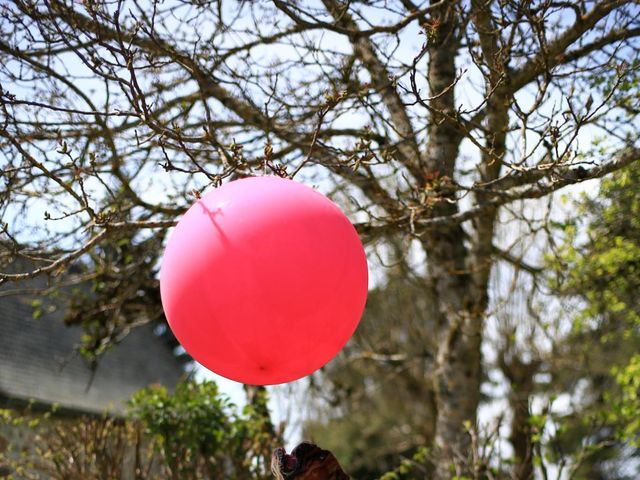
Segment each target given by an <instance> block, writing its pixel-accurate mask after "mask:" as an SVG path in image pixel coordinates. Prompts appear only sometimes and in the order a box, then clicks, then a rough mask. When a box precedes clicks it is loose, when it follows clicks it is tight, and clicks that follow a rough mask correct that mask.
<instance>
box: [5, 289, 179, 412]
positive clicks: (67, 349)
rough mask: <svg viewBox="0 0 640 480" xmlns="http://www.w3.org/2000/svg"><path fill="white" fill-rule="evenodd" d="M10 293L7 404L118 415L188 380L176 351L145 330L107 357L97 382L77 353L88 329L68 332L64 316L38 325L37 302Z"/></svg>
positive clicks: (48, 316)
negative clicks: (155, 391)
mask: <svg viewBox="0 0 640 480" xmlns="http://www.w3.org/2000/svg"><path fill="white" fill-rule="evenodd" d="M30 283H31V282H30ZM36 283H40V282H39V281H38V280H36ZM24 286H25V284H24V283H23V284H22V285H21V287H24ZM10 288H11V286H9V287H8V288H7V287H2V288H0V398H2V399H4V400H5V401H6V400H7V399H15V400H19V401H20V400H24V401H31V400H33V401H36V402H38V403H41V404H58V405H60V407H62V408H64V409H67V410H74V411H80V412H90V413H102V412H104V411H105V410H110V411H112V412H114V413H116V414H118V413H122V412H123V411H124V408H125V404H126V401H127V400H128V399H129V398H130V396H131V395H132V394H133V393H134V392H135V391H137V390H139V389H141V388H143V387H145V386H148V385H150V384H154V383H161V384H163V385H166V386H168V387H170V388H171V387H173V386H174V385H175V383H176V382H177V381H178V379H179V378H180V377H181V376H182V375H183V374H184V369H183V367H182V366H181V363H180V362H179V361H178V359H176V357H175V356H174V355H173V353H172V351H171V348H170V347H169V346H168V345H167V344H166V342H164V341H163V340H162V339H161V338H159V337H158V336H157V335H155V334H154V332H153V327H152V326H151V325H144V326H142V327H138V328H135V329H133V330H132V332H131V333H130V334H129V335H128V336H127V337H125V339H124V340H123V341H122V342H121V343H120V344H118V345H116V346H115V347H114V348H113V349H111V350H110V351H108V352H107V353H106V354H105V355H104V356H103V357H102V359H101V361H100V362H99V365H98V368H97V371H96V372H95V376H94V378H93V381H91V370H90V369H89V368H88V366H87V365H86V363H85V361H84V360H83V359H82V358H81V357H80V356H79V355H78V354H77V353H76V352H75V347H76V345H78V343H79V341H80V337H81V335H82V329H81V328H80V327H68V326H65V325H64V323H63V321H62V317H63V312H62V311H60V310H58V311H56V312H53V313H45V314H43V315H42V316H41V317H40V318H38V319H34V318H33V307H32V305H31V302H32V300H33V297H32V296H29V295H16V296H14V295H12V296H6V295H3V294H6V290H8V289H10ZM14 288H15V287H14Z"/></svg>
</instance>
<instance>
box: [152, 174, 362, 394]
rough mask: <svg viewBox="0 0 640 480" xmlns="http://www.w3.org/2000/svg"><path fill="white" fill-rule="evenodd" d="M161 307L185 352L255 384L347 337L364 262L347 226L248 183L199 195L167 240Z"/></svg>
mask: <svg viewBox="0 0 640 480" xmlns="http://www.w3.org/2000/svg"><path fill="white" fill-rule="evenodd" d="M160 292H161V296H162V305H163V307H164V311H165V314H166V316H167V319H168V322H169V326H170V327H171V330H172V331H173V333H174V334H175V336H176V338H177V339H178V341H179V342H180V343H181V344H182V346H183V347H184V348H185V350H186V351H187V352H188V353H189V354H190V355H191V356H192V357H193V358H194V359H195V360H197V361H198V362H200V363H201V364H202V365H204V366H205V367H207V368H208V369H210V370H212V371H214V372H216V373H218V374H219V375H222V376H224V377H227V378H230V379H232V380H236V381H238V382H242V383H247V384H252V385H271V384H277V383H284V382H290V381H292V380H296V379H298V378H301V377H304V376H305V375H308V374H310V373H312V372H313V371H315V370H317V369H318V368H320V367H321V366H323V365H324V364H326V363H327V362H328V361H329V360H331V359H332V358H333V357H334V356H335V355H336V354H337V353H338V352H339V351H340V350H341V349H342V347H343V346H344V345H345V344H346V343H347V341H348V340H349V338H350V337H351V335H353V332H354V331H355V329H356V327H357V325H358V322H359V321H360V317H361V316H362V312H363V310H364V305H365V301H366V297H367V260H366V257H365V253H364V248H363V247H362V243H361V242H360V239H359V237H358V234H357V233H356V230H355V228H353V225H351V223H350V222H349V220H348V219H347V217H346V216H345V215H344V214H343V213H342V211H341V210H340V209H339V208H338V207H337V206H336V205H335V204H334V203H333V202H331V201H330V200H329V199H327V198H326V197H325V196H324V195H322V194H321V193H319V192H316V191H315V190H313V189H311V188H309V187H306V186H304V185H302V184H300V183H297V182H294V181H292V180H287V179H282V178H278V177H255V178H245V179H242V180H237V181H234V182H230V183H227V184H225V185H223V186H222V187H219V188H217V189H215V190H213V191H211V192H209V193H208V194H206V195H204V196H203V197H202V198H201V199H199V200H198V201H197V202H196V203H195V204H194V205H193V206H192V207H191V208H190V209H189V210H188V211H187V213H185V215H184V216H183V217H182V219H181V220H180V222H178V225H177V226H176V228H175V230H174V231H173V233H172V234H171V236H170V238H169V241H168V244H167V247H166V250H165V252H164V258H163V260H162V268H161V271H160Z"/></svg>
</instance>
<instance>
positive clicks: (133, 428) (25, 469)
mask: <svg viewBox="0 0 640 480" xmlns="http://www.w3.org/2000/svg"><path fill="white" fill-rule="evenodd" d="M261 404H266V397H265V396H264V394H262V396H261V397H260V398H259V399H258V400H257V403H254V404H252V405H249V406H247V407H246V408H245V409H244V410H243V412H242V413H241V414H240V413H238V412H237V409H236V407H235V406H234V405H233V404H232V403H230V402H229V400H228V399H227V398H226V397H224V396H223V395H221V394H220V393H219V392H218V389H217V386H216V384H215V383H213V382H210V381H207V382H203V383H196V382H194V381H192V380H189V381H183V382H181V383H179V384H178V385H177V386H176V389H175V392H174V393H170V392H169V391H168V390H167V389H166V388H165V387H161V386H152V387H149V388H147V389H144V390H141V391H139V392H137V393H136V394H135V395H134V396H133V397H132V399H131V409H130V410H131V411H130V418H128V419H126V420H123V419H118V418H114V417H110V416H106V415H105V416H100V417H96V416H80V417H78V416H71V417H68V416H67V417H65V416H64V415H62V416H61V415H52V413H51V412H48V413H45V414H39V413H37V412H25V413H24V414H16V413H12V412H11V411H9V410H4V411H2V412H0V413H1V417H0V419H1V420H2V422H3V425H4V426H5V427H8V428H12V429H20V428H22V429H28V430H29V432H30V433H29V444H30V448H26V449H23V450H17V451H16V450H15V448H9V450H8V451H7V452H4V453H3V452H0V465H5V464H6V466H8V467H10V468H11V469H12V470H13V472H14V474H15V475H17V477H16V478H26V479H33V480H35V479H40V478H48V479H49V478H50V479H52V480H122V479H126V478H135V479H137V480H152V479H157V480H172V479H176V480H177V479H180V480H182V479H185V480H200V479H201V480H206V479H222V478H224V479H229V480H262V479H266V478H271V475H270V473H269V468H268V464H269V461H270V454H271V451H272V449H273V448H274V445H273V442H274V438H273V437H271V436H269V435H268V432H267V431H266V430H265V428H264V427H265V423H266V422H268V418H265V417H264V415H263V414H262V413H260V412H261V411H262V410H261V408H260V405H261ZM256 405H257V407H256ZM43 476H44V477H43Z"/></svg>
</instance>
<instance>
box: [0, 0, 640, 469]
mask: <svg viewBox="0 0 640 480" xmlns="http://www.w3.org/2000/svg"><path fill="white" fill-rule="evenodd" d="M638 18H639V15H638V7H637V2H635V1H632V0H628V1H625V0H604V1H580V2H549V1H539V2H538V1H534V2H529V1H519V0H504V1H480V0H466V1H463V0H439V1H435V0H433V1H429V2H415V3H414V2H413V1H411V0H398V1H396V2H390V1H387V0H374V1H366V2H365V1H352V2H348V3H344V2H341V1H338V0H322V1H321V2H311V1H309V2H306V1H300V2H298V1H296V2H293V1H284V0H273V1H272V2H244V1H241V2H235V1H234V2H226V1H223V0H216V1H206V0H205V1H178V0H176V1H175V2H159V1H150V2H148V3H141V2H137V1H134V0H131V1H124V0H120V1H118V0H109V1H107V0H105V1H93V0H91V1H85V2H80V3H79V2H74V1H71V0H64V1H60V0H56V1H53V0H51V1H46V2H37V1H25V0H16V1H13V2H5V3H2V4H1V5H0V29H1V32H2V40H0V84H1V85H2V92H1V96H0V99H1V100H0V112H2V113H1V118H0V149H1V151H2V162H3V163H2V180H3V182H4V188H3V189H2V190H1V191H0V211H1V212H2V218H3V222H4V224H5V225H4V227H3V230H2V235H3V242H2V252H1V253H0V256H2V257H4V258H11V257H15V256H24V257H28V258H29V259H31V260H33V261H35V262H36V264H37V267H36V268H35V269H33V270H31V271H25V272H17V273H16V272H13V273H11V272H8V271H5V272H4V273H2V274H0V281H8V280H16V279H24V278H28V277H31V276H35V275H49V276H51V277H52V279H54V280H55V278H56V275H57V274H59V273H60V272H61V271H63V270H65V269H66V268H68V266H69V265H70V264H72V263H74V262H78V261H81V262H83V263H84V264H85V267H84V268H85V269H84V274H83V275H81V277H82V279H80V278H79V279H78V280H79V281H80V280H82V281H87V280H89V281H93V282H94V284H95V288H94V290H95V297H93V302H94V305H95V304H98V305H101V307H100V308H99V309H98V310H97V311H96V312H95V314H96V316H95V317H94V319H95V320H94V321H95V322H97V323H98V324H99V326H101V327H103V328H93V329H92V330H91V332H93V333H94V334H95V336H96V338H95V339H93V340H91V341H88V342H87V345H88V346H91V345H95V346H97V347H98V348H103V347H104V345H105V343H109V342H113V341H117V340H118V339H119V338H121V337H122V335H124V334H126V332H127V331H128V329H130V328H132V327H134V326H135V325H137V324H138V323H139V322H140V321H141V320H142V321H146V320H149V321H151V320H154V319H162V312H161V309H160V308H159V306H158V305H157V297H154V296H153V294H150V292H151V291H152V290H153V289H154V288H155V287H154V284H155V282H156V281H155V273H156V270H157V262H158V260H159V255H160V251H161V245H162V244H163V242H164V240H165V232H166V229H167V228H168V227H170V226H173V225H174V224H175V222H176V219H177V217H178V216H179V215H180V214H181V213H183V212H184V211H185V208H186V207H187V206H188V205H189V204H190V203H192V202H193V200H194V197H197V196H198V195H199V194H200V192H202V191H203V190H204V189H206V188H210V187H212V186H215V185H219V184H220V183H221V182H224V181H227V180H229V179H231V178H236V177H239V176H246V175H259V174H264V173H269V174H277V175H287V176H291V177H293V176H295V178H297V179H301V180H306V181H307V182H309V183H316V182H318V183H321V184H322V185H323V187H325V188H326V189H327V190H332V194H333V197H334V198H335V199H336V200H338V201H340V202H341V203H343V205H344V206H345V208H346V209H347V211H348V212H350V213H351V214H353V218H354V219H357V220H358V222H357V228H358V230H359V231H360V233H361V234H362V238H363V239H364V240H365V241H366V242H368V243H370V244H372V245H376V246H379V245H382V244H384V243H385V241H386V238H387V237H388V236H389V235H400V236H405V237H407V238H412V239H415V241H416V242H417V244H418V245H419V247H420V248H422V249H423V251H424V252H425V253H426V261H425V263H426V265H425V267H426V268H425V270H426V279H427V281H426V283H425V289H426V290H425V293H424V295H425V297H426V298H429V299H432V301H433V303H434V305H435V309H434V311H435V319H432V320H431V319H430V320H429V321H433V325H434V328H433V333H432V338H433V339H434V341H433V343H431V344H430V345H429V348H430V349H431V351H430V355H431V357H432V358H433V359H434V360H433V361H434V363H433V368H432V369H431V371H430V374H429V375H427V376H425V378H424V379H423V381H424V382H425V383H429V384H430V385H431V387H430V388H425V390H424V391H425V398H424V405H425V406H426V405H428V406H430V407H429V408H431V406H432V407H433V409H434V411H433V440H432V446H433V454H434V456H433V467H434V475H435V478H449V477H450V475H451V472H456V474H458V475H466V474H470V470H469V467H467V466H465V460H464V459H467V458H469V457H470V456H471V450H472V446H471V445H472V440H473V438H472V435H470V434H469V428H467V427H465V425H471V426H472V427H473V426H474V425H475V424H476V420H477V411H478V405H479V401H480V391H481V390H480V387H481V384H482V370H483V364H482V355H481V345H482V341H483V338H484V336H485V333H486V332H485V326H486V320H487V315H488V312H489V308H490V306H491V301H492V297H491V295H490V288H489V287H490V279H491V274H492V267H493V265H494V264H495V260H496V258H497V257H501V258H505V259H510V260H514V261H515V260H517V258H515V257H514V256H513V255H511V252H509V251H505V248H500V247H501V245H499V242H498V239H499V238H500V236H501V235H502V234H503V233H504V232H505V231H507V230H506V229H507V228H509V225H508V224H507V223H508V219H509V218H512V217H511V216H510V210H511V208H512V207H515V206H517V205H518V204H519V202H520V201H524V200H527V199H537V198H543V197H545V198H549V199H550V201H552V199H553V196H552V194H553V192H555V191H557V190H559V189H561V188H563V187H565V186H567V185H571V184H575V183H578V182H582V181H584V180H587V179H592V178H598V177H602V176H604V175H606V174H608V173H611V172H613V171H615V170H618V169H620V168H622V167H623V166H625V165H628V164H631V163H632V162H634V161H635V160H637V159H638V157H639V155H638V154H639V151H638V144H637V136H636V135H633V134H631V127H632V125H633V123H634V121H637V114H638V105H637V96H636V95H635V94H634V92H633V91H631V90H628V89H627V90H625V85H626V84H625V82H627V81H628V79H629V78H630V77H633V76H634V75H635V74H636V72H637V69H638V45H639V44H638V41H637V37H638V35H639V34H640V25H639V23H638ZM596 81H597V82H600V83H599V85H601V86H602V88H600V89H596V88H593V85H594V82H596ZM593 132H605V133H606V134H607V135H608V139H607V142H606V143H607V149H606V150H604V151H599V150H598V149H593V150H591V151H588V150H589V145H585V141H584V138H585V135H587V134H589V135H590V134H592V133H593ZM586 143H587V144H588V143H589V142H586ZM587 151H588V153H589V155H588V156H585V152H587ZM520 220H525V223H524V224H525V225H530V226H531V228H532V229H535V228H539V227H536V226H535V225H534V224H535V223H536V222H534V221H533V217H532V213H528V214H527V215H525V216H524V217H522V216H521V218H520ZM527 222H528V223H527ZM507 250H508V249H507ZM282 254H283V255H286V252H282ZM516 263H517V262H516ZM138 267H140V268H142V269H143V270H144V271H146V272H147V273H146V274H145V275H132V272H133V271H138ZM153 298H155V299H156V300H155V301H151V300H152V299H153ZM79 304H82V302H79ZM85 305H86V303H85ZM75 318H76V319H81V318H83V319H86V318H87V317H83V316H81V315H78V316H76V317H75ZM425 318H426V317H425ZM425 321H426V320H425ZM394 353H402V352H394ZM429 421H431V420H429ZM429 428H431V427H428V428H425V431H426V430H428V429H429Z"/></svg>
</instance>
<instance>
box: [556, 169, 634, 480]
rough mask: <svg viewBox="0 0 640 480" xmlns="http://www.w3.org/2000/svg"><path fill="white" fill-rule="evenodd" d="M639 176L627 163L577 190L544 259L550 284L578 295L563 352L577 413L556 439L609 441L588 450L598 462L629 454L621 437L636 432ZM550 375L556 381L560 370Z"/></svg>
mask: <svg viewBox="0 0 640 480" xmlns="http://www.w3.org/2000/svg"><path fill="white" fill-rule="evenodd" d="M639 181H640V169H639V168H638V167H637V166H633V167H630V168H627V169H624V170H621V171H619V172H617V173H615V174H614V175H612V176H611V177H609V178H606V179H604V180H603V181H602V183H601V185H600V190H599V193H598V195H597V196H594V197H593V198H591V197H588V196H586V195H584V196H583V197H582V199H581V200H580V201H579V202H578V203H577V205H576V212H577V219H578V220H577V221H576V222H569V223H568V224H565V225H563V231H564V233H565V242H564V244H563V246H562V248H561V250H560V255H559V257H558V258H557V259H555V260H554V262H555V263H552V265H553V266H554V267H555V268H556V272H557V275H556V282H555V285H554V287H555V289H556V291H558V292H559V293H560V294H561V295H564V296H568V297H574V298H579V299H580V300H579V303H578V312H579V313H578V315H577V316H576V317H575V319H574V322H573V330H572V332H571V334H570V336H569V338H568V339H567V341H566V343H565V345H564V348H565V349H566V351H565V353H564V355H565V356H573V357H574V358H576V359H579V360H580V361H581V362H582V364H583V365H584V366H583V368H582V369H581V371H580V372H578V375H580V377H579V378H582V379H583V380H586V381H587V385H588V387H586V389H583V392H584V391H586V392H588V394H587V395H584V394H583V398H582V401H581V402H579V403H578V405H579V413H577V412H576V414H575V415H574V416H572V417H570V418H567V419H565V422H564V423H565V431H564V432H561V433H560V434H559V435H558V436H557V439H556V440H557V441H558V442H559V443H560V444H563V443H565V445H566V442H567V441H573V442H584V441H585V438H586V439H589V438H591V440H587V441H591V442H596V443H599V444H601V445H602V446H605V447H609V448H603V449H601V452H600V453H599V454H596V455H594V458H593V461H596V462H598V461H599V462H601V463H602V462H606V461H610V460H611V459H615V458H616V457H618V456H620V455H623V454H624V455H629V452H633V451H634V449H633V448H630V447H624V445H625V443H626V442H631V443H634V442H636V441H637V439H638V436H639V435H640V428H639V427H640V424H639V423H638V420H637V419H638V418H640V402H639V401H638V388H637V387H638V385H640V369H639V368H638V356H637V351H638V349H639V348H640V301H639V300H638V295H637V292H638V289H639V288H640V197H639V196H638V193H637V192H638V190H637V189H638V184H639ZM556 377H557V379H558V380H560V381H561V380H562V378H563V374H562V372H557V373H556ZM565 378H566V377H565ZM574 381H575V379H574ZM572 437H573V439H572ZM571 439H572V440H571ZM618 442H623V443H622V444H620V443H618ZM614 447H615V448H614ZM624 452H626V454H625V453H624ZM631 454H632V455H633V453H631ZM627 461H629V460H627ZM589 468H596V467H595V466H594V465H591V466H590V467H589Z"/></svg>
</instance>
